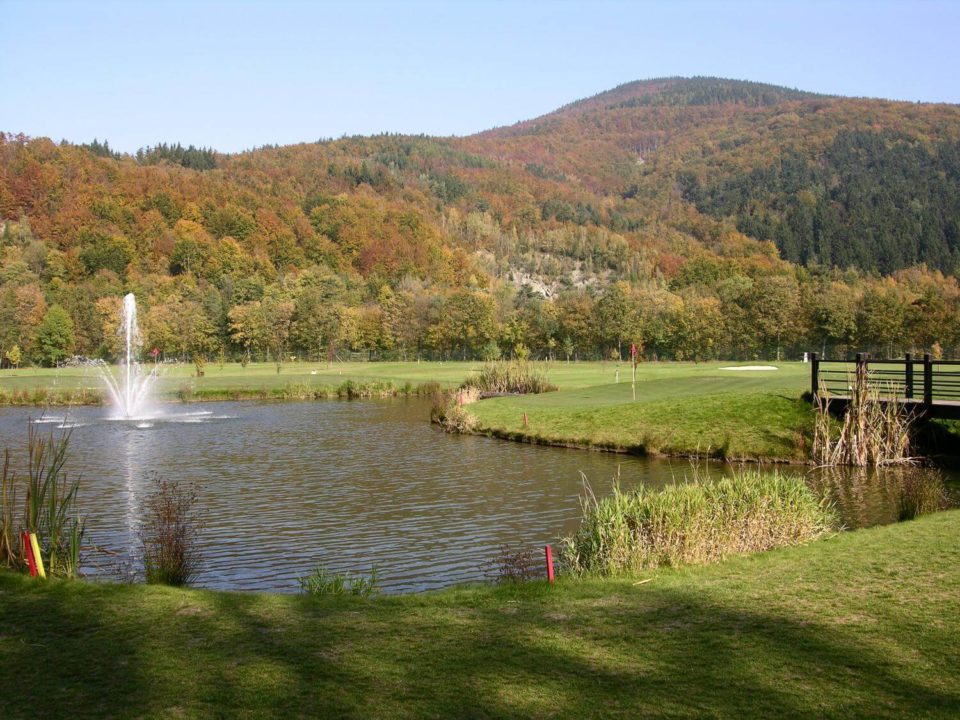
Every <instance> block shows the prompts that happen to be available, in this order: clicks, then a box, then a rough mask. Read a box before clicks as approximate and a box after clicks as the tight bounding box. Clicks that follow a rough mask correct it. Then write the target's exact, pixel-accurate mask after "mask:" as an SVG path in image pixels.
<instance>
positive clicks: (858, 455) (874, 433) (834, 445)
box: [812, 365, 916, 467]
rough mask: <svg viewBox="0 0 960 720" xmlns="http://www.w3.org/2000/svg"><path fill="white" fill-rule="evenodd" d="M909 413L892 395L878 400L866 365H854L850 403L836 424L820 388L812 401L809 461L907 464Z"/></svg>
mask: <svg viewBox="0 0 960 720" xmlns="http://www.w3.org/2000/svg"><path fill="white" fill-rule="evenodd" d="M913 421H914V417H913V415H912V414H911V413H910V412H908V411H907V410H905V409H904V407H903V406H902V404H901V403H899V402H897V398H896V395H895V394H891V395H890V397H886V398H885V399H881V396H880V391H879V390H878V389H877V388H876V387H874V386H873V385H872V384H871V383H870V374H869V372H868V370H867V368H866V365H858V366H857V369H856V371H855V373H854V376H853V379H852V382H851V384H850V402H849V403H848V404H847V409H846V412H845V413H844V416H843V420H842V422H841V424H840V429H839V432H836V433H835V432H834V426H835V423H834V421H833V418H832V416H831V415H830V399H829V397H828V396H827V393H826V391H825V388H823V387H821V392H820V393H818V396H817V403H816V418H815V421H814V431H813V450H812V452H813V460H814V462H815V463H816V464H817V465H824V466H830V465H854V466H861V467H863V466H868V465H871V466H874V467H879V466H882V465H898V464H910V463H913V462H915V460H916V458H914V457H913V456H912V454H911V434H912V429H913Z"/></svg>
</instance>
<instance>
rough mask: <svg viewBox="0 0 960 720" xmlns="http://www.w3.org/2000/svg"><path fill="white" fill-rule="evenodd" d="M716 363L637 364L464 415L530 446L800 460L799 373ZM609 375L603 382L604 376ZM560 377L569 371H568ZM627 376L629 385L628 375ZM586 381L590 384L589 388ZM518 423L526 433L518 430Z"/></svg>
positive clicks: (802, 373)
mask: <svg viewBox="0 0 960 720" xmlns="http://www.w3.org/2000/svg"><path fill="white" fill-rule="evenodd" d="M723 367H727V365H726V364H722V363H703V364H700V365H692V364H681V363H662V364H661V363H658V364H650V365H641V366H640V367H639V368H638V370H637V383H636V388H635V392H634V388H633V387H632V386H631V383H630V382H627V381H624V375H625V374H626V373H629V368H628V367H625V368H624V370H623V371H621V377H620V379H621V382H620V383H618V384H617V383H611V382H610V378H609V377H606V378H605V380H606V382H604V383H603V384H595V385H587V384H585V383H581V382H577V380H576V379H575V378H571V380H572V382H568V383H566V384H565V383H564V381H563V379H562V375H561V373H560V371H557V372H554V371H551V376H550V379H551V380H552V381H553V382H554V383H556V384H558V385H559V387H560V390H559V392H556V393H547V394H544V395H525V396H521V397H504V398H494V399H490V400H484V401H482V402H479V403H475V404H473V405H470V406H469V412H470V413H471V414H472V415H474V416H475V417H476V418H477V420H478V421H479V426H478V429H479V431H480V432H487V433H489V434H492V435H497V436H499V437H507V438H511V439H516V440H527V441H531V442H545V443H559V444H571V445H578V446H585V447H595V448H604V449H613V450H625V451H631V452H641V453H663V454H668V455H686V454H695V453H699V454H704V455H705V454H707V453H708V452H709V453H710V454H712V455H716V456H722V457H726V458H737V459H781V460H800V461H803V460H806V459H807V457H808V452H809V451H808V446H807V443H808V441H809V438H808V435H809V433H810V429H811V426H812V419H813V417H812V413H811V410H810V405H809V403H805V402H803V401H802V400H800V395H801V393H802V392H803V391H804V390H805V389H806V388H807V387H808V386H809V366H808V365H804V364H802V363H779V364H778V367H779V369H778V370H776V371H757V372H735V371H730V370H723V369H721V368H723ZM610 371H611V368H609V367H608V369H607V372H606V374H607V375H608V376H609V374H610ZM568 372H569V371H568ZM628 377H629V376H628ZM594 379H596V378H595V377H591V378H590V380H594ZM524 414H526V419H527V425H526V426H525V425H524Z"/></svg>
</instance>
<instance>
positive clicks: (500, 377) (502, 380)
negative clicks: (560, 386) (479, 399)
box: [460, 360, 557, 395]
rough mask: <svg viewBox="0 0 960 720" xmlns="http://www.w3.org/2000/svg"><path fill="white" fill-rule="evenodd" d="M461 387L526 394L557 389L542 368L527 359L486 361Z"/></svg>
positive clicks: (484, 393)
mask: <svg viewBox="0 0 960 720" xmlns="http://www.w3.org/2000/svg"><path fill="white" fill-rule="evenodd" d="M460 387H461V388H464V389H466V388H472V389H475V390H478V391H479V392H480V393H481V394H483V395H516V394H520V395H525V394H530V393H544V392H551V391H553V390H556V389H557V386H556V385H554V384H552V383H551V382H550V381H549V380H548V379H547V373H546V371H544V370H543V369H542V368H539V367H536V366H534V365H533V364H532V363H530V362H527V361H525V360H497V361H495V362H489V363H486V364H485V365H484V366H483V367H482V368H480V370H479V371H478V372H477V373H476V374H474V375H471V376H469V377H468V378H467V379H466V380H464V381H463V384H462V385H461V386H460Z"/></svg>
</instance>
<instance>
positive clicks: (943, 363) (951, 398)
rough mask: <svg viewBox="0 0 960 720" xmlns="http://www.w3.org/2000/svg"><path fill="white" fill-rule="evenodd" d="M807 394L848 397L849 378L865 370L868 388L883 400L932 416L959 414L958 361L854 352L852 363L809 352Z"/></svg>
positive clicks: (849, 392) (927, 356)
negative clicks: (878, 356) (885, 357)
mask: <svg viewBox="0 0 960 720" xmlns="http://www.w3.org/2000/svg"><path fill="white" fill-rule="evenodd" d="M810 364H811V366H810V394H811V396H812V397H813V398H814V400H816V399H817V398H818V397H825V398H830V399H836V400H840V401H843V400H846V399H849V397H850V395H851V392H852V385H853V378H854V377H856V373H857V371H858V369H860V370H865V371H866V374H867V382H868V387H869V389H870V390H871V392H874V393H875V394H876V395H877V397H879V398H880V399H881V400H884V401H897V402H903V403H906V404H909V405H912V406H915V407H916V408H917V409H918V410H919V411H920V412H922V413H924V414H927V415H930V416H933V417H952V416H955V415H960V361H958V360H934V359H933V358H932V357H931V356H930V355H929V354H927V355H924V356H923V357H922V358H914V357H913V356H912V355H911V354H910V353H907V354H906V356H905V357H904V358H903V359H898V360H875V359H873V358H871V357H869V356H868V355H867V354H865V353H858V354H857V357H856V360H855V361H854V362H852V363H851V362H849V361H847V360H821V359H820V357H819V355H818V354H817V353H811V355H810Z"/></svg>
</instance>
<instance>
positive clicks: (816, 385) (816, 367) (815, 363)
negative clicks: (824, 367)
mask: <svg viewBox="0 0 960 720" xmlns="http://www.w3.org/2000/svg"><path fill="white" fill-rule="evenodd" d="M819 392H820V355H818V354H817V353H810V399H811V400H812V401H813V404H814V405H816V404H817V396H818V395H819Z"/></svg>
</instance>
